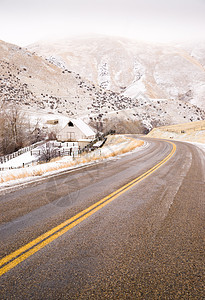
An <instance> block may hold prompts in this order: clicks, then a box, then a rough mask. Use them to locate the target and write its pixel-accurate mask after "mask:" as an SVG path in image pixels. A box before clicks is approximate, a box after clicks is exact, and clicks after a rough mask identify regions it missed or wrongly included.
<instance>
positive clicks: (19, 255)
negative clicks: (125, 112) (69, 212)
mask: <svg viewBox="0 0 205 300" xmlns="http://www.w3.org/2000/svg"><path fill="white" fill-rule="evenodd" d="M168 143H170V144H171V145H172V151H171V152H170V153H169V154H168V155H167V156H166V157H165V158H164V159H163V160H162V161H160V162H159V163H158V164H156V165H155V166H154V167H152V168H151V169H149V170H148V171H146V172H145V173H143V174H142V175H140V176H139V177H137V178H135V179H134V180H132V181H130V182H129V183H127V184H126V185H124V186H122V187H121V188H119V189H118V190H116V191H115V192H113V193H111V194H110V195H108V196H106V197H105V198H103V199H101V200H100V201H98V202H97V203H95V204H93V205H91V206H90V207H88V208H86V209H85V210H83V211H81V212H80V213H78V214H77V215H75V216H74V217H72V218H70V219H68V220H66V221H65V222H63V223H61V224H60V225H58V226H56V227H54V228H53V229H51V230H49V231H48V232H46V233H44V234H42V235H40V236H39V237H38V238H36V239H34V240H33V241H31V242H30V243H28V244H26V245H24V246H23V247H21V248H19V249H18V250H16V251H14V252H13V253H11V254H9V255H7V256H5V257H4V258H2V259H1V260H0V276H1V275H3V274H4V273H6V272H8V271H9V270H11V269H12V268H14V267H15V266H16V265H18V264H19V263H20V262H22V261H24V260H25V259H26V258H28V257H29V256H31V255H33V254H34V253H36V252H37V251H39V250H40V249H42V248H43V247H45V246H46V245H48V244H49V243H50V242H52V241H53V240H55V239H56V238H58V237H59V236H61V235H63V234H64V233H65V232H67V231H68V230H70V229H71V228H73V227H75V226H76V225H77V224H79V223H81V222H82V221H83V220H85V219H87V218H88V217H89V216H91V215H93V214H94V213H95V212H97V211H98V210H100V209H101V208H103V207H104V206H105V205H107V204H108V203H110V202H111V201H113V200H114V199H116V198H117V197H119V196H120V195H122V194H123V193H125V192H126V191H128V190H129V189H130V188H132V187H133V186H134V185H136V184H137V183H138V182H140V181H142V180H143V179H145V178H146V177H147V176H149V175H150V174H152V173H153V172H155V171H156V170H157V169H158V168H160V167H161V166H162V165H163V164H165V163H166V162H167V161H168V160H169V159H170V158H171V157H172V156H173V154H174V153H175V151H176V145H175V144H174V143H172V142H168Z"/></svg>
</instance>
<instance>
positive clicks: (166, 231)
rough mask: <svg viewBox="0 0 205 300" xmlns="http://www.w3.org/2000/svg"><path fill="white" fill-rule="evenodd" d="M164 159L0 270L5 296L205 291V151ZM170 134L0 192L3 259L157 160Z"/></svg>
mask: <svg viewBox="0 0 205 300" xmlns="http://www.w3.org/2000/svg"><path fill="white" fill-rule="evenodd" d="M174 143H175V144H176V151H175V153H174V154H173V156H172V157H170V158H169V160H168V161H166V162H165V163H164V164H163V165H161V166H160V167H159V168H157V169H156V170H155V171H154V172H152V173H151V174H150V175H149V176H147V177H145V178H143V180H141V181H139V182H138V183H137V184H136V185H134V186H133V187H131V188H130V189H129V190H126V191H125V192H123V193H122V194H120V195H119V196H118V197H116V199H114V200H113V201H112V202H110V203H109V204H107V205H106V206H104V207H103V208H101V209H99V210H98V211H96V212H95V213H93V214H92V215H90V216H89V217H87V218H85V219H84V220H83V221H82V222H80V223H79V224H77V225H76V226H75V227H73V228H72V229H70V230H68V231H66V232H65V233H64V234H62V235H61V236H59V237H58V238H56V239H54V240H53V241H52V242H50V243H48V244H47V245H45V247H43V248H41V249H40V250H39V251H37V252H36V253H34V254H33V255H31V256H29V257H28V258H27V259H25V260H23V261H22V262H21V263H19V264H17V265H16V266H15V267H14V268H11V269H10V270H8V272H6V273H5V274H3V275H2V276H1V277H0V282H1V293H0V299H204V298H205V294H204V289H203V288H204V286H203V282H204V277H203V276H204V211H205V210H204V202H205V154H204V152H202V151H201V150H200V149H198V148H196V147H195V146H193V145H191V144H188V143H180V142H174ZM172 148H173V146H172V145H171V144H170V143H167V142H166V141H159V140H154V139H153V140H151V139H149V145H147V146H146V147H144V148H143V149H141V150H139V151H137V152H134V153H132V154H129V155H125V156H123V157H122V158H121V159H114V160H110V161H107V162H102V163H100V164H97V165H93V166H89V167H88V168H86V169H83V170H76V171H73V172H71V173H68V174H61V175H59V176H55V177H52V178H49V179H48V180H44V181H43V182H42V183H40V182H38V183H34V184H29V185H28V186H27V187H25V188H21V189H19V190H16V191H13V192H10V193H6V194H4V195H3V194H2V195H0V212H1V224H0V236H1V258H3V257H6V256H7V255H9V254H10V253H13V252H14V251H16V250H18V249H19V248H20V247H22V246H24V245H26V244H27V243H29V242H31V241H32V240H34V239H36V238H38V237H39V236H40V235H42V234H44V233H46V232H48V231H49V230H50V229H52V228H54V227H55V226H58V225H59V224H61V223H62V222H64V221H65V220H68V219H70V218H72V217H73V216H75V215H76V214H79V213H80V212H82V211H84V210H85V209H87V208H88V207H90V206H92V205H94V204H95V203H97V202H98V201H99V200H101V199H103V198H104V197H106V196H107V195H110V194H111V193H113V192H114V191H116V190H117V189H119V188H121V187H122V186H124V185H127V184H128V183H129V182H131V181H132V180H134V179H135V178H137V177H139V176H140V175H142V174H144V173H145V172H147V170H149V169H152V168H153V167H154V166H156V165H157V164H159V163H160V162H161V161H162V160H163V159H164V158H165V157H167V156H168V155H169V153H170V152H171V151H172Z"/></svg>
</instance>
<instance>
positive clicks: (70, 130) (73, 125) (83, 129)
mask: <svg viewBox="0 0 205 300" xmlns="http://www.w3.org/2000/svg"><path fill="white" fill-rule="evenodd" d="M95 135H96V133H95V132H94V131H93V129H92V128H90V126H88V125H87V124H86V123H85V122H83V121H82V120H80V119H70V120H69V121H68V122H66V124H64V126H63V127H62V129H60V130H59V131H58V133H57V140H58V141H61V142H68V141H71V142H76V141H77V142H82V143H83V142H85V143H86V142H89V141H90V140H92V139H94V138H95Z"/></svg>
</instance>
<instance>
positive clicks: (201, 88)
mask: <svg viewBox="0 0 205 300" xmlns="http://www.w3.org/2000/svg"><path fill="white" fill-rule="evenodd" d="M28 49H29V50H31V51H35V52H36V53H38V54H39V55H42V56H43V57H46V58H47V59H48V60H51V61H54V62H55V63H56V64H58V65H61V67H62V69H63V68H69V69H70V70H72V71H74V72H79V73H80V74H81V76H83V77H84V78H87V79H88V80H90V81H92V82H94V83H95V84H97V85H99V86H101V87H103V88H105V89H110V90H112V91H114V92H120V93H124V95H126V96H129V97H132V98H133V97H137V95H138V94H139V92H141V93H143V94H144V95H145V96H147V97H149V98H152V99H170V98H171V99H178V100H184V101H187V102H189V103H192V104H195V105H197V106H198V107H201V108H203V109H205V43H202V42H201V43H197V44H194V43H193V44H192V43H190V44H175V45H164V44H148V43H142V42H136V41H133V40H129V39H125V38H113V37H104V36H97V37H88V38H75V39H64V40H58V41H52V42H48V41H47V42H38V43H36V44H33V45H30V46H28Z"/></svg>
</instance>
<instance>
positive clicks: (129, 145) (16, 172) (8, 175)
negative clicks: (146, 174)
mask: <svg viewBox="0 0 205 300" xmlns="http://www.w3.org/2000/svg"><path fill="white" fill-rule="evenodd" d="M133 146H134V147H133ZM147 146H148V143H144V144H142V142H140V141H137V140H133V139H130V138H125V137H120V136H118V139H117V140H116V139H115V138H114V137H112V139H111V141H109V142H108V143H107V144H106V145H105V146H103V147H102V148H100V149H96V150H95V151H92V152H90V153H87V154H85V155H83V156H81V157H76V158H73V157H71V156H64V157H62V158H60V159H58V160H57V161H53V162H49V163H44V164H39V165H35V166H29V167H25V168H20V169H13V170H6V171H1V172H0V187H1V188H4V187H8V186H12V185H18V184H22V183H25V182H28V181H33V180H34V181H35V180H38V178H43V177H46V176H51V175H53V174H57V173H59V172H62V171H67V170H71V169H73V168H76V167H82V166H85V165H88V164H93V163H96V162H98V161H101V160H102V159H120V158H121V157H122V156H123V155H128V154H129V153H128V151H129V149H131V150H132V151H140V150H142V149H144V148H145V147H147ZM123 150H125V153H124V152H123ZM126 151H127V152H126Z"/></svg>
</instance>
